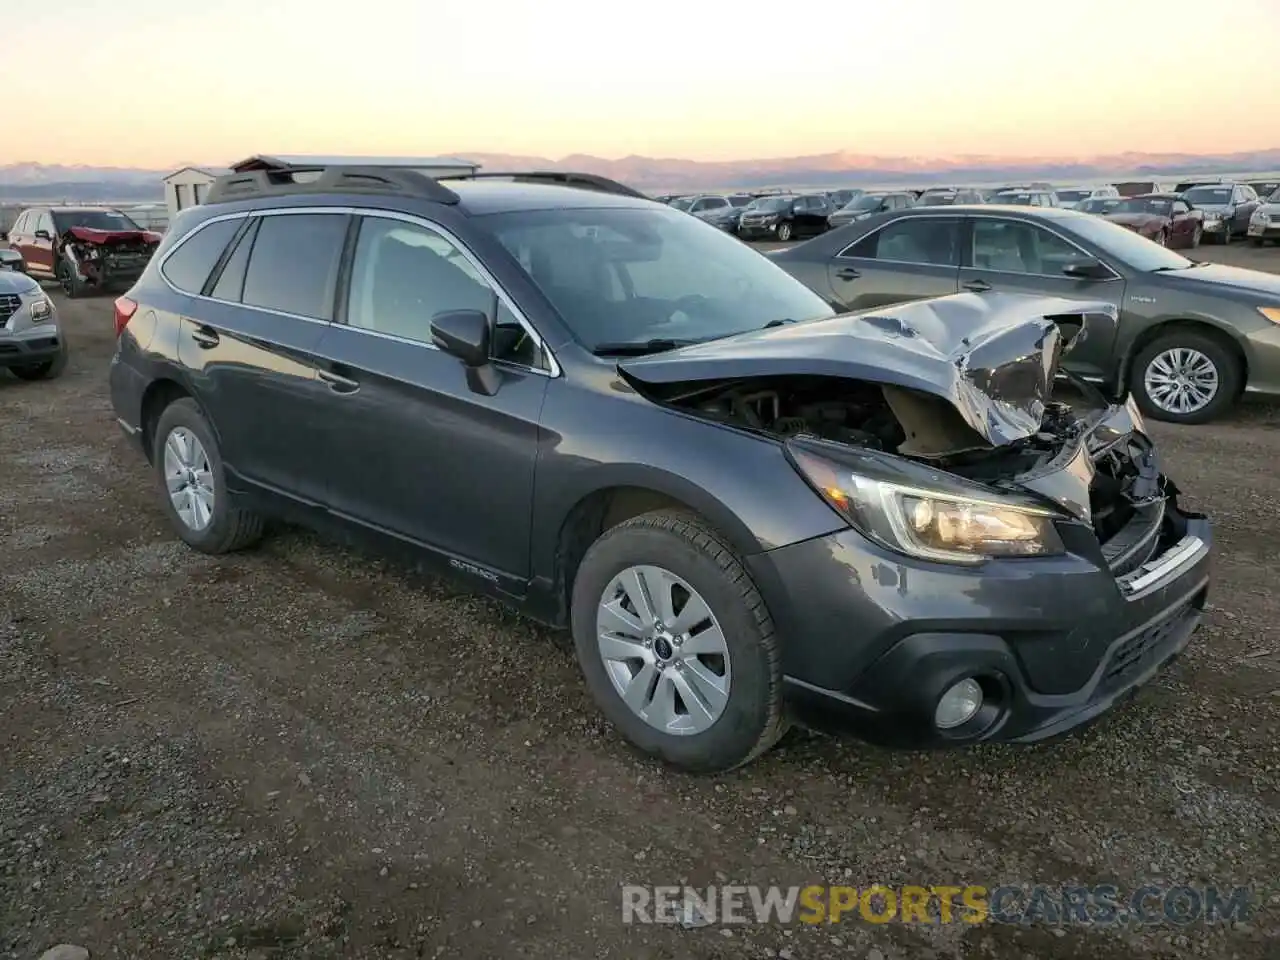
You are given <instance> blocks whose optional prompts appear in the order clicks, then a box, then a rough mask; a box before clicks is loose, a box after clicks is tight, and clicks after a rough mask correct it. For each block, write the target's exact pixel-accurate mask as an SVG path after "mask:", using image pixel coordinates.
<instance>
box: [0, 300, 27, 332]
mask: <svg viewBox="0 0 1280 960" xmlns="http://www.w3.org/2000/svg"><path fill="white" fill-rule="evenodd" d="M20 306H22V298H21V297H20V296H18V295H17V294H16V293H0V327H3V326H4V325H5V324H6V323H8V322H9V318H10V317H12V316H13V315H14V314H15V313H17V312H18V308H19V307H20Z"/></svg>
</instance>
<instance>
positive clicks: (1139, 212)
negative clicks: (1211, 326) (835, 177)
mask: <svg viewBox="0 0 1280 960" xmlns="http://www.w3.org/2000/svg"><path fill="white" fill-rule="evenodd" d="M658 199H660V200H662V201H663V202H666V203H668V204H670V205H671V206H673V207H675V208H676V209H678V210H684V211H686V212H688V213H690V214H692V215H693V216H695V217H698V218H699V219H702V220H705V221H707V222H708V223H710V224H712V225H714V226H717V227H719V228H720V229H722V230H725V231H726V232H728V233H733V234H736V235H737V236H739V237H741V238H742V239H744V240H778V241H782V242H786V241H789V240H798V239H803V238H806V237H813V236H817V235H818V234H821V233H824V232H826V231H827V230H830V229H834V228H836V227H841V226H844V225H846V224H849V223H852V222H854V221H857V220H864V219H866V218H868V217H872V216H875V215H877V214H880V213H886V212H892V211H894V210H902V209H906V208H908V207H920V206H924V207H928V206H956V205H963V204H989V203H995V204H1007V205H1012V206H1025V207H1063V208H1067V209H1077V210H1082V211H1084V212H1086V213H1093V214H1097V215H1099V216H1103V217H1106V218H1107V219H1109V220H1112V221H1113V222H1115V223H1117V224H1119V225H1121V226H1124V227H1127V228H1129V229H1131V230H1135V231H1137V232H1139V233H1141V234H1142V235H1143V236H1146V237H1148V238H1150V239H1152V240H1155V241H1156V242H1157V243H1161V244H1166V245H1169V246H1184V247H1198V246H1199V245H1200V243H1201V242H1202V241H1203V240H1208V241H1214V242H1218V243H1230V242H1231V241H1232V239H1234V238H1236V237H1247V238H1248V239H1249V240H1250V241H1251V242H1253V243H1254V244H1256V245H1259V246H1261V245H1262V244H1264V243H1266V242H1267V241H1268V240H1273V239H1280V181H1269V180H1266V181H1251V182H1235V181H1229V180H1220V179H1219V180H1209V179H1195V180H1188V181H1184V182H1181V183H1178V184H1175V185H1173V186H1171V187H1168V188H1165V187H1162V186H1161V185H1160V184H1158V183H1155V182H1146V183H1143V182H1131V183H1121V184H1106V185H1102V186H1093V187H1088V186H1080V187H1056V188H1055V187H1054V186H1052V185H1051V184H1048V183H1031V184H1020V185H1010V186H1002V187H984V188H979V187H931V188H929V189H925V190H862V189H859V188H851V189H845V190H832V191H822V192H811V193H799V194H791V193H776V194H768V195H760V194H747V193H741V194H729V195H721V194H695V195H692V196H682V197H674V196H669V197H660V198H658Z"/></svg>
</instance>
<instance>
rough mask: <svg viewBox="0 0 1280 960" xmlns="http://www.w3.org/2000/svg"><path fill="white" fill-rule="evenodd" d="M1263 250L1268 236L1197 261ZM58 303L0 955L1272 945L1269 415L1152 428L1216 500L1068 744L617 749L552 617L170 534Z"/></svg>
mask: <svg viewBox="0 0 1280 960" xmlns="http://www.w3.org/2000/svg"><path fill="white" fill-rule="evenodd" d="M1205 255H1206V256H1209V257H1210V258H1212V259H1219V260H1229V261H1231V262H1236V263H1241V264H1248V265H1255V266H1269V267H1270V268H1272V269H1275V270H1277V271H1280V250H1274V249H1272V250H1266V251H1261V252H1259V251H1253V250H1247V249H1241V248H1235V249H1232V250H1228V251H1225V252H1220V251H1217V250H1208V251H1205ZM59 307H60V309H61V311H62V316H63V319H64V322H65V324H66V327H67V330H68V334H69V336H70V338H71V342H72V344H73V348H74V350H75V353H74V355H73V358H72V362H71V365H70V367H69V369H68V372H67V374H66V375H65V376H64V377H63V378H62V379H61V380H58V381H56V382H51V383H44V384H26V383H20V382H19V381H17V380H16V379H14V378H12V377H10V376H8V375H7V374H3V373H0V450H3V456H0V557H3V558H4V572H3V573H2V574H0V737H3V739H2V741H0V744H2V745H0V956H7V957H15V958H36V957H39V956H40V955H41V953H42V952H43V951H45V950H47V949H48V948H49V947H51V946H53V945H54V944H58V943H73V944H81V945H83V946H85V947H87V948H88V949H89V950H90V951H91V952H92V955H93V956H94V957H106V956H119V957H164V958H172V957H213V956H217V957H227V958H234V957H260V958H267V957H321V958H323V957H336V956H359V957H437V956H442V957H453V956H463V957H503V958H510V957H512V956H513V955H514V956H521V957H547V958H553V957H554V958H557V960H562V958H566V957H570V958H580V957H589V956H594V957H628V958H652V960H658V958H686V957H688V958H721V957H723V958H729V957H732V958H742V957H782V958H794V960H806V958H815V960H816V958H824V960H825V958H831V957H841V956H848V957H859V958H869V960H876V958H882V960H907V958H911V960H917V958H930V957H936V958H959V957H966V958H970V957H972V958H1009V960H1024V958H1037V957H1047V956H1052V957H1055V958H1058V957H1062V958H1073V957H1079V958H1085V957H1088V958H1091V960H1112V958H1114V960H1119V958H1140V960H1150V958H1170V957H1182V956H1202V957H1213V958H1223V960H1226V958H1253V957H1258V958H1262V957H1266V956H1271V957H1274V956H1275V946H1274V944H1275V942H1276V941H1275V937H1276V936H1277V934H1280V887H1278V886H1277V885H1276V880H1275V878H1276V877H1277V876H1278V875H1280V849H1278V847H1277V844H1276V838H1277V836H1280V794H1278V792H1277V787H1278V786H1280V748H1278V747H1277V728H1278V723H1277V717H1278V715H1280V635H1278V631H1277V628H1276V626H1275V624H1276V623H1277V621H1278V620H1280V600H1278V599H1277V593H1276V591H1275V590H1274V589H1273V584H1272V577H1271V573H1270V570H1269V569H1268V560H1267V558H1268V557H1272V558H1275V557H1276V556H1277V550H1276V546H1275V544H1276V542H1277V540H1278V539H1280V510H1278V509H1277V508H1278V507H1280V503H1278V499H1280V479H1277V470H1276V466H1275V465H1276V464H1277V463H1280V430H1278V429H1277V427H1280V407H1276V406H1274V405H1250V406H1248V407H1246V408H1245V409H1243V410H1241V411H1240V412H1239V413H1237V414H1235V415H1234V416H1232V417H1231V418H1230V419H1229V420H1227V421H1226V422H1223V423H1221V424H1217V425H1214V426H1211V427H1202V428H1186V429H1177V428H1169V427H1163V426H1157V428H1156V432H1157V434H1158V436H1159V439H1160V440H1161V441H1162V443H1163V447H1164V450H1165V454H1166V458H1167V460H1168V461H1169V462H1170V463H1171V467H1172V472H1173V473H1174V474H1175V475H1176V477H1177V478H1178V479H1179V481H1180V482H1181V483H1182V485H1183V486H1184V487H1185V488H1186V489H1187V490H1188V491H1189V492H1190V494H1191V498H1192V500H1193V502H1194V503H1195V504H1197V505H1198V506H1200V507H1201V508H1202V509H1204V510H1206V511H1208V512H1209V513H1211V514H1212V516H1213V517H1214V519H1215V521H1216V524H1217V535H1218V538H1219V539H1218V547H1219V554H1218V560H1217V572H1216V583H1215V585H1214V588H1213V595H1212V604H1213V609H1212V611H1211V614H1210V616H1209V618H1208V621H1207V624H1206V626H1205V627H1204V629H1203V630H1202V632H1201V633H1200V634H1199V635H1198V637H1197V639H1196V640H1195V642H1194V643H1193V645H1192V647H1191V648H1190V650H1189V652H1188V654H1187V655H1186V656H1185V657H1183V658H1182V659H1181V660H1180V661H1178V662H1177V663H1176V664H1175V665H1174V666H1173V667H1172V668H1171V669H1170V670H1169V671H1168V672H1167V673H1166V674H1164V675H1162V676H1161V677H1160V678H1158V680H1157V681H1156V682H1154V683H1153V684H1152V685H1151V686H1150V688H1149V689H1147V690H1145V691H1143V692H1142V693H1141V694H1140V695H1139V697H1138V698H1137V699H1136V700H1134V701H1133V702H1131V703H1130V704H1128V705H1127V706H1126V707H1124V708H1123V709H1121V710H1119V711H1117V712H1115V713H1113V714H1112V715H1110V716H1109V717H1108V718H1106V719H1105V720H1104V721H1103V722H1101V723H1100V724H1098V725H1096V726H1094V727H1092V728H1090V729H1089V730H1088V731H1086V732H1084V733H1082V734H1080V735H1078V736H1075V737H1071V738H1068V739H1066V740H1063V741H1060V742H1057V743H1054V744H1052V745H1046V746H1040V747H1035V748H979V749H973V750H969V751H965V752H955V753H936V754H934V753H930V754H905V753H891V752H886V751H882V750H877V749H872V748H869V747H866V746H863V745H860V744H858V743H856V742H841V741H836V740H831V739H825V738H819V737H816V736H811V735H807V734H799V733H797V734H793V735H792V736H790V737H789V738H788V739H787V740H786V741H785V742H784V743H783V744H782V745H781V746H780V747H779V748H778V749H776V750H774V751H773V752H772V753H770V754H768V755H767V756H766V757H764V758H763V759H762V760H760V761H759V762H757V763H755V764H754V765H753V766H751V767H750V768H748V769H746V770H743V771H740V772H738V773H735V774H733V775H730V776H725V777H720V778H715V779H693V778H688V777H684V776H680V775H676V774H673V773H669V772H667V771H665V770H664V769H662V768H660V767H658V766H656V765H654V764H652V763H650V762H647V761H646V760H644V759H642V758H639V757H637V756H636V755H635V754H633V753H632V752H631V751H630V750H629V749H628V748H627V747H626V746H625V745H624V744H623V743H622V742H621V741H620V740H619V739H618V737H616V736H615V735H614V734H613V733H611V732H610V730H608V729H607V728H606V727H605V726H604V724H603V723H602V721H601V720H600V718H599V717H598V715H597V713H596V711H595V709H594V708H593V707H592V705H591V704H590V702H589V700H588V698H587V696H586V694H585V692H584V689H583V685H582V683H581V682H580V680H579V676H578V671H577V668H576V666H575V664H574V661H573V659H572V656H571V654H570V652H569V646H568V644H567V643H566V642H565V638H564V637H563V636H559V635H556V634H553V633H550V632H548V631H545V630H543V629H541V628H540V627H537V626H535V625H532V624H530V623H528V622H525V621H523V620H521V619H519V618H517V617H516V616H514V615H512V614H511V613H509V612H507V611H505V610H504V609H502V608H500V607H499V606H497V605H496V604H494V603H491V602H488V601H486V600H481V599H476V598H474V597H471V596H469V595H467V594H466V593H465V592H464V591H463V590H462V589H461V588H460V587H459V586H457V585H455V584H453V583H450V582H446V581H442V580H434V579H428V578H424V577H422V576H420V575H417V574H414V573H412V572H409V571H407V570H404V569H402V568H400V567H397V566H395V565H392V564H389V563H387V562H384V561H382V560H380V559H378V558H376V557H371V556H368V555H364V554H360V553H353V552H347V551H344V550H343V549H340V548H337V547H335V546H332V545H330V544H328V543H326V542H324V541H322V540H320V539H318V538H316V537H313V536H312V535H310V534H307V533H304V532H300V531H296V530H281V531H278V532H276V533H274V534H273V535H272V536H270V537H269V538H268V539H267V540H266V542H265V543H264V544H263V545H262V546H261V547H260V548H258V549H257V550H254V551H252V552H249V553H245V554H241V555H237V556H235V557H228V558H221V559H213V558H209V557H204V556H201V555H199V554H197V553H195V552H193V551H191V550H189V549H187V548H185V547H184V546H182V545H181V544H180V543H179V542H178V541H177V540H176V539H175V538H174V537H173V536H172V535H171V534H170V533H169V532H168V530H167V529H166V527H165V523H164V520H163V517H162V514H161V512H160V509H159V506H158V501H157V496H156V493H155V491H154V489H153V483H152V480H151V476H150V474H149V472H148V470H147V469H146V467H145V466H144V465H143V463H142V462H141V460H140V459H139V458H138V457H137V456H135V455H134V453H133V452H132V451H131V449H130V448H129V447H128V446H126V443H125V441H124V439H123V438H122V437H121V435H120V434H119V432H118V430H117V428H116V426H115V423H114V418H113V415H112V412H111V408H110V404H109V402H108V398H107V392H106V387H105V374H106V368H107V362H108V358H109V356H110V351H111V346H112V334H111V329H110V327H111V321H110V313H111V310H110V301H109V299H105V298H101V299H91V300H85V301H77V302H74V303H68V302H64V301H63V302H60V303H59ZM823 881H825V882H833V883H845V884H854V885H858V886H866V885H868V884H871V883H884V884H904V883H922V884H926V885H928V884H945V883H952V882H957V881H958V882H961V883H966V882H967V883H981V884H985V885H987V886H990V887H994V886H998V885H1000V884H1006V883H1010V884H1030V883H1045V884H1054V885H1058V884H1063V883H1076V882H1079V883H1085V884H1089V883H1101V882H1114V883H1116V884H1118V885H1120V886H1121V887H1122V888H1124V889H1130V890H1131V889H1134V888H1136V887H1138V886H1140V885H1142V884H1144V883H1157V884H1175V883H1188V884H1206V883H1217V884H1219V885H1223V886H1236V885H1248V886H1251V887H1252V888H1253V902H1254V903H1255V904H1256V907H1257V909H1256V912H1255V914H1254V916H1253V917H1252V919H1251V920H1250V921H1249V922H1247V923H1237V924H1224V925H1214V926H1210V925H1203V924H1195V925H1191V926H1188V927H1184V928H1178V927H1171V926H1157V927H1143V928H1139V929H1132V928H1130V929H1120V928H1114V927H1112V928H1105V929H1100V928H1090V929H1082V928H1078V927H1068V928H1065V929H1061V928H1058V929H1054V928H1051V927H1049V926H1046V925H1039V926H1034V925H1033V926H1025V927H1024V926H1011V925H1001V924H994V923H991V924H982V925H977V926H974V925H966V924H954V925H941V924H938V925H932V926H924V925H918V926H907V925H903V924H898V923H894V924H888V925H871V924H868V923H865V922H862V921H854V922H846V923H842V924H840V925H839V926H821V927H807V926H803V925H799V924H797V925H795V926H789V927H785V928H784V927H782V926H779V925H762V926H750V927H742V926H739V927H733V928H721V927H717V926H712V927H703V928H700V929H683V928H681V927H679V926H644V927H639V926H624V925H623V924H622V922H621V919H620V903H621V900H620V890H619V887H620V885H621V884H623V883H642V884H676V883H682V882H688V883H692V884H698V885H706V884H715V883H724V882H734V883H756V884H770V883H778V884H782V885H792V884H805V883H809V882H823Z"/></svg>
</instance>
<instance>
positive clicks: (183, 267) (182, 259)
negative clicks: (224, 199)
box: [160, 217, 243, 293]
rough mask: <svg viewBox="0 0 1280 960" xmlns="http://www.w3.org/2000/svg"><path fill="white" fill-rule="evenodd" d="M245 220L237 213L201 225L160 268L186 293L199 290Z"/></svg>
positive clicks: (169, 279) (166, 277)
mask: <svg viewBox="0 0 1280 960" xmlns="http://www.w3.org/2000/svg"><path fill="white" fill-rule="evenodd" d="M242 222H243V218H240V217H237V218H236V219H234V220H215V221H214V222H213V223H210V224H206V225H204V226H200V227H197V228H196V229H195V231H194V232H193V233H192V234H191V235H190V236H188V237H187V238H186V239H185V240H183V241H182V242H181V243H180V244H179V245H178V247H177V248H176V249H175V250H174V251H173V253H171V254H169V256H168V257H167V258H166V259H165V261H164V265H163V266H162V267H161V268H160V270H161V272H162V273H163V274H164V277H165V279H166V280H168V281H169V282H170V283H171V284H173V285H174V286H175V287H177V288H178V289H179V290H181V291H182V292H183V293H199V292H200V291H201V290H202V289H204V284H205V281H206V280H208V279H209V274H210V273H211V272H212V271H213V267H214V265H215V264H216V263H217V262H218V258H219V257H221V256H222V251H224V250H226V249H227V244H228V243H230V242H231V238H232V237H234V236H235V235H236V231H237V230H238V229H239V228H240V224H241V223H242Z"/></svg>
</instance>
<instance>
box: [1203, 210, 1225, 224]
mask: <svg viewBox="0 0 1280 960" xmlns="http://www.w3.org/2000/svg"><path fill="white" fill-rule="evenodd" d="M1221 219H1222V214H1220V213H1209V212H1206V213H1205V215H1204V222H1205V223H1212V222H1213V221H1215V220H1221Z"/></svg>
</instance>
